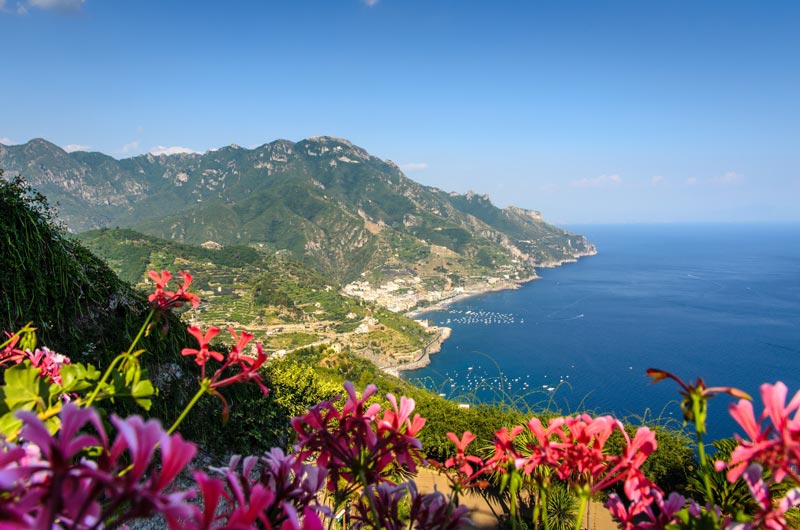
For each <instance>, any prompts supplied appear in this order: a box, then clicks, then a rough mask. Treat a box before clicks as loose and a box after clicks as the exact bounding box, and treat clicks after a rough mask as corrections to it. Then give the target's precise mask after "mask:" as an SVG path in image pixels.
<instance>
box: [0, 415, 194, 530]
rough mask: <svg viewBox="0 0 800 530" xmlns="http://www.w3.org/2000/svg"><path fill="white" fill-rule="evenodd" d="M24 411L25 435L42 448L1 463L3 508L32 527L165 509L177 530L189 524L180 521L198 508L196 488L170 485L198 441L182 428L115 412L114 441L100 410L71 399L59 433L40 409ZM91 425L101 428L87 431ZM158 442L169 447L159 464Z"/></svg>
mask: <svg viewBox="0 0 800 530" xmlns="http://www.w3.org/2000/svg"><path fill="white" fill-rule="evenodd" d="M19 417H20V418H21V419H22V420H23V428H22V430H21V432H20V436H21V438H23V439H25V440H27V442H28V443H29V444H35V446H37V447H38V448H39V449H40V451H41V455H40V456H39V457H37V456H35V455H28V454H20V451H19V450H17V449H14V450H12V451H9V453H8V456H10V457H12V458H13V459H15V460H16V462H7V461H4V462H2V468H0V477H2V479H3V481H2V482H0V487H1V488H2V489H3V491H4V493H3V494H2V495H0V514H6V515H8V516H9V517H10V518H11V520H13V521H17V522H19V523H20V524H23V525H24V527H26V528H55V527H57V526H55V525H56V521H58V522H59V524H60V525H62V526H58V527H64V528H75V529H84V528H86V529H88V528H95V527H97V526H98V525H99V524H100V523H104V524H105V525H107V526H110V527H114V526H118V525H121V524H122V523H124V522H125V521H126V520H129V519H133V518H137V517H149V516H152V515H154V514H156V513H160V514H163V515H164V516H165V517H166V518H167V521H168V522H169V523H170V528H172V529H177V528H183V526H182V525H180V524H179V521H180V520H182V519H183V518H185V517H189V516H192V515H193V514H194V513H195V510H196V508H194V507H192V506H191V505H188V504H186V502H185V500H186V499H187V498H188V497H190V496H191V495H192V492H191V491H186V492H183V491H174V492H170V491H168V488H169V486H170V484H171V482H172V481H173V479H174V478H175V477H176V476H177V474H178V473H179V472H180V471H181V470H183V469H184V468H185V466H186V465H187V464H188V462H189V460H191V458H192V457H193V455H194V453H195V447H194V445H193V444H190V443H187V442H184V441H183V440H182V439H181V438H180V436H178V435H175V436H169V435H167V434H166V433H165V432H164V430H163V429H162V428H161V426H160V425H159V424H158V423H157V422H156V421H155V420H150V421H147V422H144V421H143V420H142V419H141V418H139V417H137V416H134V417H131V418H128V419H126V420H121V419H119V418H117V417H112V423H114V425H115V426H116V427H117V428H118V429H119V434H118V435H117V437H116V439H115V440H114V442H113V443H112V444H111V446H109V442H108V437H107V435H106V433H105V430H104V428H103V425H102V423H101V422H100V418H99V416H98V415H97V413H96V412H95V411H94V410H93V409H79V408H77V407H76V406H74V405H73V404H71V403H67V404H65V405H64V407H63V408H62V410H61V414H60V420H61V428H60V430H59V431H58V433H57V434H56V435H51V434H50V433H49V432H48V430H47V429H46V428H45V426H44V424H43V423H42V422H41V421H40V420H39V418H38V416H37V415H36V414H34V413H32V412H21V413H19ZM88 427H91V430H93V431H94V434H89V433H87V432H85V430H86V429H87V428H88ZM157 448H160V449H158V450H159V451H160V453H161V459H160V460H161V461H160V465H158V466H157V465H156V464H155V462H154V458H153V457H154V454H155V452H156V450H157ZM89 449H91V450H92V451H93V452H95V453H99V456H97V459H96V460H89V459H87V458H86V457H85V456H86V451H87V450H89ZM22 453H26V452H25V451H22ZM31 456H33V457H31ZM20 469H21V470H24V473H23V474H20V471H19V470H20ZM101 501H102V503H101Z"/></svg>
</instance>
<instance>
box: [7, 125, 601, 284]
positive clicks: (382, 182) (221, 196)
mask: <svg viewBox="0 0 800 530" xmlns="http://www.w3.org/2000/svg"><path fill="white" fill-rule="evenodd" d="M0 168H4V169H6V170H7V171H8V173H7V176H8V175H13V174H23V175H24V176H25V178H26V179H28V181H29V182H30V183H31V184H32V185H33V186H34V187H35V188H37V189H38V190H39V191H41V192H42V193H44V194H45V195H47V196H48V197H49V198H50V199H51V201H52V202H54V203H55V202H57V203H58V204H59V211H60V216H61V218H62V220H63V221H64V223H65V224H66V225H67V226H68V227H69V228H70V229H71V230H74V231H83V230H87V229H90V228H100V227H104V226H131V227H136V228H138V229H140V230H142V231H144V232H146V233H149V234H152V235H155V236H159V237H165V238H169V239H176V240H180V241H184V242H188V243H194V244H200V243H204V242H207V241H214V242H217V243H219V244H223V245H227V244H252V245H261V246H266V247H268V248H273V249H285V250H288V251H289V252H291V253H292V254H293V255H294V256H295V257H296V258H298V259H302V260H304V261H306V262H308V263H310V264H312V265H314V266H316V267H317V268H319V269H320V270H322V271H324V272H326V273H328V274H330V275H332V276H334V277H336V278H337V279H339V280H341V281H346V280H350V279H353V278H356V277H358V276H359V275H361V274H362V273H364V272H366V271H373V270H376V269H378V270H380V271H381V273H382V274H390V275H391V274H393V273H398V272H401V273H403V274H422V275H423V276H424V275H425V272H426V271H428V272H430V271H429V270H428V269H433V268H435V267H437V266H438V267H440V268H441V269H447V270H448V271H450V272H451V273H453V274H456V275H457V276H463V275H469V274H481V273H484V274H488V273H491V272H492V271H496V270H497V269H498V268H500V269H503V270H506V271H507V272H511V273H513V274H516V275H520V274H529V273H531V271H532V268H533V267H534V266H537V265H541V264H545V263H552V262H560V261H564V260H569V259H574V258H575V257H577V256H580V255H586V254H591V253H593V252H594V247H593V246H592V245H591V244H590V243H589V242H588V241H586V239H585V238H584V237H582V236H580V235H577V234H571V233H569V232H566V231H564V230H561V229H559V228H557V227H554V226H552V225H549V224H547V223H545V222H543V221H542V219H541V215H540V214H539V213H538V212H534V211H529V210H524V209H521V208H514V207H511V208H506V209H500V208H497V207H495V206H494V205H493V204H492V203H491V201H490V200H489V198H488V197H487V196H485V195H478V194H475V193H468V194H466V195H459V194H451V193H446V192H443V191H441V190H438V189H435V188H431V187H427V186H423V185H421V184H418V183H416V182H414V181H412V180H410V179H408V178H407V177H406V176H405V175H404V174H403V173H402V172H401V171H400V169H399V168H398V167H397V166H396V165H395V164H393V163H392V162H387V161H384V160H381V159H379V158H377V157H373V156H371V155H370V154H369V153H368V152H367V151H366V150H364V149H362V148H360V147H358V146H355V145H353V144H352V143H351V142H349V141H347V140H343V139H339V138H333V137H327V136H324V137H314V138H308V139H306V140H302V141H300V142H289V141H286V140H276V141H274V142H271V143H268V144H264V145H262V146H260V147H257V148H255V149H244V148H241V147H238V146H235V145H231V146H228V147H223V148H221V149H218V150H215V151H209V152H207V153H204V154H177V155H160V156H154V155H151V154H148V155H143V156H137V157H133V158H128V159H123V160H116V159H114V158H111V157H109V156H106V155H103V154H101V153H85V152H75V153H66V152H65V151H63V150H62V149H61V148H59V147H57V146H55V145H53V144H51V143H49V142H47V141H45V140H41V139H36V140H31V141H30V142H28V143H27V144H24V145H19V146H0ZM439 248H444V249H447V251H448V252H450V253H451V254H448V256H449V257H448V258H446V259H445V258H441V256H442V253H441V252H439V251H438V250H437V249H439ZM436 260H440V261H441V263H438V264H437V263H435V262H436Z"/></svg>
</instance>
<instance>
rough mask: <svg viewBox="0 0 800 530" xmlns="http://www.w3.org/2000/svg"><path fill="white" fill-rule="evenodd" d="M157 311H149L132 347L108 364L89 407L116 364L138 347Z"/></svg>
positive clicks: (90, 396) (90, 399)
mask: <svg viewBox="0 0 800 530" xmlns="http://www.w3.org/2000/svg"><path fill="white" fill-rule="evenodd" d="M155 312H156V311H155V309H151V310H150V313H148V315H147V318H146V319H145V320H144V324H142V327H141V328H139V333H138V334H137V335H136V338H135V339H133V342H132V343H131V346H130V348H128V351H127V352H125V353H121V354H119V355H117V356H116V357H115V358H114V360H113V361H111V364H110V365H108V368H106V371H105V373H104V374H103V377H101V378H100V381H98V382H97V386H95V388H94V390H93V391H92V393H91V394H90V395H89V400H88V401H87V402H86V405H84V406H85V407H86V408H89V407H90V406H91V405H92V403H94V400H95V399H96V398H97V394H98V393H99V392H100V388H101V387H102V386H103V384H104V383H105V382H106V381H107V380H108V378H109V377H110V376H111V371H112V370H113V369H114V368H115V367H116V365H117V364H118V363H119V362H120V361H121V360H122V359H124V358H126V357H128V356H129V355H130V354H131V352H132V351H133V349H134V348H135V347H136V344H137V343H138V342H139V339H141V338H142V335H144V332H145V330H146V329H147V326H149V325H150V321H151V320H153V315H154V314H155Z"/></svg>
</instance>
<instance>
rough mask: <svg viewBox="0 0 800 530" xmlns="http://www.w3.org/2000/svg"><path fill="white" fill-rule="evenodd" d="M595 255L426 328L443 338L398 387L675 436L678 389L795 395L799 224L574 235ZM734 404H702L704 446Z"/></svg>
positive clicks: (609, 229)
mask: <svg viewBox="0 0 800 530" xmlns="http://www.w3.org/2000/svg"><path fill="white" fill-rule="evenodd" d="M569 228H570V229H571V230H573V231H575V232H578V233H581V234H584V235H586V236H587V237H588V238H589V240H590V241H592V242H593V243H594V244H595V245H596V246H597V249H598V254H597V255H596V256H591V257H586V258H582V259H580V260H579V261H578V262H577V263H571V264H566V265H564V266H561V267H557V268H553V269H541V270H540V271H539V274H540V276H541V279H539V280H537V281H533V282H530V283H528V284H526V285H524V286H523V287H522V288H521V289H518V290H514V291H502V292H495V293H487V294H484V295H480V296H476V297H472V298H468V299H466V300H463V301H460V302H456V303H454V304H452V305H451V306H450V307H448V308H447V309H445V310H440V311H435V312H430V313H426V314H425V315H424V317H425V318H428V319H431V320H433V321H434V322H436V323H437V324H440V325H444V326H448V327H450V328H452V330H453V334H452V337H451V338H450V339H449V340H448V341H446V342H445V344H444V345H443V348H442V351H441V352H440V353H438V354H436V355H433V356H432V357H431V364H430V366H428V367H426V368H424V369H421V370H415V371H411V372H406V374H405V377H406V378H407V379H409V380H412V381H416V382H417V383H418V384H422V385H425V386H427V387H428V388H431V389H432V390H435V391H436V392H439V393H441V394H444V395H446V396H448V397H450V398H452V399H455V400H458V401H468V402H476V401H484V402H499V401H502V402H505V403H513V404H516V405H518V406H522V407H531V408H533V409H538V408H541V407H546V406H547V407H550V408H558V409H560V410H561V411H562V412H564V413H574V412H577V411H586V410H588V411H592V412H595V413H612V414H615V415H617V416H618V417H622V418H629V419H632V421H634V422H637V421H639V419H640V418H647V419H649V420H660V421H670V420H672V422H673V425H677V426H680V424H681V419H682V416H681V413H680V409H679V407H678V398H679V396H678V386H677V384H675V383H673V382H672V381H664V382H661V383H659V384H656V385H653V384H651V383H650V382H649V379H648V378H647V377H646V376H645V370H646V369H647V368H650V367H655V368H661V369H664V370H669V371H671V372H674V373H675V374H677V375H678V376H680V377H682V378H683V379H684V380H686V381H690V380H691V381H694V380H695V379H696V378H697V377H702V378H703V379H704V380H705V382H706V384H707V385H709V386H718V385H727V386H735V387H737V388H740V389H742V390H744V391H746V392H748V393H750V394H751V395H752V396H753V397H754V398H755V400H756V403H757V405H756V411H760V410H762V408H761V404H760V403H761V401H760V395H759V386H760V384H761V383H763V382H775V381H779V380H780V381H783V382H785V383H786V384H787V386H788V387H789V391H790V395H792V394H793V393H794V392H796V391H797V390H798V389H800V225H590V226H571V227H569ZM731 402H733V399H732V398H730V397H728V396H725V395H722V396H718V397H715V398H714V399H712V400H711V402H710V404H709V406H710V407H709V408H710V410H709V416H710V425H709V435H710V437H711V439H714V438H719V437H727V436H731V435H732V434H733V433H734V432H738V430H737V427H736V424H735V423H734V422H733V421H732V420H731V419H730V417H729V416H728V412H727V407H728V405H729V404H730V403H731Z"/></svg>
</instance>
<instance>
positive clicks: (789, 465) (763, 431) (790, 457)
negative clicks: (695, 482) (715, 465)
mask: <svg viewBox="0 0 800 530" xmlns="http://www.w3.org/2000/svg"><path fill="white" fill-rule="evenodd" d="M786 396H787V388H786V385H784V384H783V383H781V382H778V383H776V384H775V385H770V384H763V385H761V399H762V401H763V402H764V412H763V413H762V414H761V418H760V419H759V420H756V418H755V415H754V413H753V406H752V404H751V403H750V402H749V401H745V400H741V401H739V402H738V403H736V404H732V405H731V406H730V407H729V409H728V410H729V412H730V414H731V416H732V417H733V419H734V420H736V422H737V423H738V424H739V425H740V426H741V427H742V429H743V430H744V431H745V434H746V435H747V437H748V438H749V440H745V439H744V438H742V437H740V436H738V435H737V436H736V438H737V440H738V442H739V445H738V446H737V447H736V449H734V451H733V453H732V454H731V460H730V462H729V464H728V474H727V477H728V480H729V481H730V482H735V481H736V479H738V478H739V477H740V476H741V475H742V473H744V470H745V469H747V468H748V467H750V465H751V464H753V463H760V464H763V465H764V466H765V467H767V468H768V469H770V471H772V473H773V477H774V480H775V481H776V482H783V480H784V479H785V478H786V477H787V476H790V477H792V478H793V479H794V480H795V481H796V482H797V481H798V479H800V477H798V476H797V472H796V469H797V466H798V465H800V418H799V417H798V410H800V392H798V393H797V394H795V395H794V397H793V398H792V400H791V401H790V402H789V404H788V405H786ZM792 414H794V416H793V417H791V416H792ZM766 420H769V423H767V422H766ZM720 467H722V466H720Z"/></svg>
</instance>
